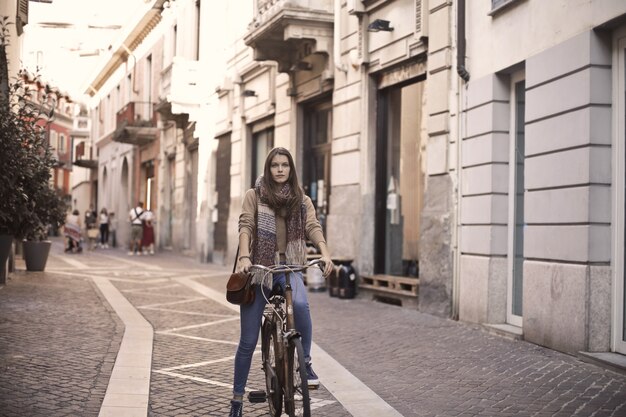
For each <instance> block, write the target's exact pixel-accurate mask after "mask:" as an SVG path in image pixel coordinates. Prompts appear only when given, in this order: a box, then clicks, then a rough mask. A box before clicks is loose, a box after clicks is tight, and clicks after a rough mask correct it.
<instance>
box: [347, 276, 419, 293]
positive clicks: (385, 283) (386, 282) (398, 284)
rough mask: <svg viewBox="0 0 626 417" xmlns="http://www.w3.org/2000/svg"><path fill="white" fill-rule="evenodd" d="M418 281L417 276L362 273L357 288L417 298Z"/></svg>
mask: <svg viewBox="0 0 626 417" xmlns="http://www.w3.org/2000/svg"><path fill="white" fill-rule="evenodd" d="M419 283H420V281H419V278H408V277H396V276H393V275H369V276H368V275H362V276H361V283H360V284H359V288H364V289H368V290H373V291H381V292H384V293H388V294H395V295H401V296H405V297H415V298H417V294H418V290H419Z"/></svg>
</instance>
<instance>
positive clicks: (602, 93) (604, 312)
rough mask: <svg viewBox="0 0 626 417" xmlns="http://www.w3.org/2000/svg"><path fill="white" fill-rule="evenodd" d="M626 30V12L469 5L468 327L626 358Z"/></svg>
mask: <svg viewBox="0 0 626 417" xmlns="http://www.w3.org/2000/svg"><path fill="white" fill-rule="evenodd" d="M457 3H459V2H457ZM564 10H567V16H568V18H567V19H563V11H564ZM625 22H626V3H624V2H622V1H587V2H569V1H553V2H542V1H532V0H528V1H491V2H486V1H485V2H471V6H470V2H467V5H466V9H465V34H464V35H465V39H466V45H467V49H466V62H465V68H466V70H467V71H468V73H469V74H471V79H470V81H469V82H468V83H466V84H465V83H464V85H463V88H462V89H460V90H459V95H460V99H459V102H460V103H461V112H460V113H459V114H460V119H459V120H458V121H457V125H458V126H459V130H458V136H459V140H460V142H461V144H462V146H461V148H460V152H459V155H460V157H459V160H458V163H459V171H460V173H461V175H460V178H459V193H460V201H461V204H460V207H459V210H460V213H459V217H460V219H461V223H460V262H459V275H460V286H459V306H460V314H459V316H460V318H461V319H462V320H468V321H473V322H478V323H488V324H491V325H494V326H496V327H501V328H508V329H509V330H510V331H513V332H516V333H519V334H523V337H524V338H525V339H526V340H528V341H531V342H534V343H537V344H541V345H545V346H548V347H551V348H553V349H558V350H561V351H565V352H570V353H576V352H579V351H589V352H607V351H614V352H621V353H622V354H623V353H626V342H625V340H626V332H625V329H624V313H625V311H626V310H625V308H624V271H623V265H624V249H623V248H624V240H623V239H624V233H623V230H624V226H623V225H624V200H623V198H624V197H623V195H624V192H623V190H624V164H625V161H624V153H623V151H624V149H623V143H624V79H625V73H624V47H625V46H626V44H625V43H624V42H625V41H624V39H625V38H624V36H625V34H626V32H625V30H626V26H624V25H625Z"/></svg>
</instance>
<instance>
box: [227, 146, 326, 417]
mask: <svg viewBox="0 0 626 417" xmlns="http://www.w3.org/2000/svg"><path fill="white" fill-rule="evenodd" d="M307 238H308V239H309V240H311V241H312V242H313V244H315V246H316V247H317V248H318V249H319V251H320V253H321V254H322V256H321V261H322V262H323V263H324V275H325V276H328V275H330V273H331V272H332V270H333V263H332V260H331V259H330V252H329V251H328V247H327V246H326V240H325V239H324V234H323V232H322V227H321V226H320V223H319V221H318V220H317V216H316V215H315V207H314V206H313V203H312V202H311V199H310V198H309V197H308V196H306V195H305V194H304V192H303V191H302V187H300V183H299V182H298V176H297V174H296V168H295V166H294V162H293V158H292V156H291V154H290V153H289V151H288V150H287V149H285V148H274V149H272V150H271V151H270V152H269V154H268V155H267V158H266V159H265V167H264V170H263V175H262V176H260V177H259V178H258V179H257V180H256V184H255V187H254V188H251V189H249V190H248V191H247V192H246V195H245V197H244V200H243V204H242V209H241V215H240V216H239V251H240V256H239V258H238V259H237V261H238V268H237V270H238V272H249V271H250V267H251V266H252V265H253V264H261V265H265V266H271V265H275V264H277V263H286V264H291V265H301V264H304V263H306V243H305V242H306V239H307ZM263 275H264V274H259V275H258V276H255V277H254V278H253V282H254V283H255V291H256V297H255V300H254V302H253V303H252V304H249V305H242V306H240V310H239V311H240V322H241V334H240V338H239V346H238V347H237V353H236V355H235V369H234V384H233V399H232V400H231V410H230V414H229V417H241V416H242V414H243V395H244V392H245V387H246V382H247V380H248V374H249V372H250V365H251V363H252V354H253V353H254V350H255V348H256V344H257V340H258V337H259V330H260V328H261V318H262V316H263V310H264V309H265V298H264V297H263V294H262V293H261V291H262V290H263V289H262V287H263V285H262V284H263V282H262V277H263ZM276 284H278V285H280V286H281V287H283V289H284V286H285V274H276V275H274V277H273V285H276ZM273 285H272V286H273ZM291 285H292V288H293V307H294V317H295V322H296V329H297V330H298V332H299V333H300V334H301V335H302V346H303V348H304V359H305V361H306V364H307V366H306V368H307V375H308V385H309V386H317V385H319V380H318V378H317V375H316V374H315V372H314V371H313V368H312V366H311V342H312V324H311V314H310V311H309V300H308V297H307V291H306V288H305V286H304V282H303V280H302V273H300V272H298V273H295V274H293V275H292V278H291ZM268 290H271V288H268Z"/></svg>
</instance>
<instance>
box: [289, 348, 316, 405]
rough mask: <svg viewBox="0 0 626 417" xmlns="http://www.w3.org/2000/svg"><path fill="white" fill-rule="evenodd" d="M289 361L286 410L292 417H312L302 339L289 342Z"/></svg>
mask: <svg viewBox="0 0 626 417" xmlns="http://www.w3.org/2000/svg"><path fill="white" fill-rule="evenodd" d="M287 361H288V369H287V373H288V375H287V381H285V385H286V387H285V388H287V389H286V392H285V409H286V411H287V413H288V414H289V416H290V417H296V416H297V417H310V416H311V399H310V398H309V385H308V382H307V373H306V363H305V361H304V349H303V348H302V341H301V340H300V338H298V337H294V338H292V339H291V340H290V341H289V346H288V348H287Z"/></svg>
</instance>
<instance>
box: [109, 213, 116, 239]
mask: <svg viewBox="0 0 626 417" xmlns="http://www.w3.org/2000/svg"><path fill="white" fill-rule="evenodd" d="M116 230H117V217H115V212H113V211H112V212H110V213H109V238H110V240H111V247H113V248H117V233H116Z"/></svg>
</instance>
